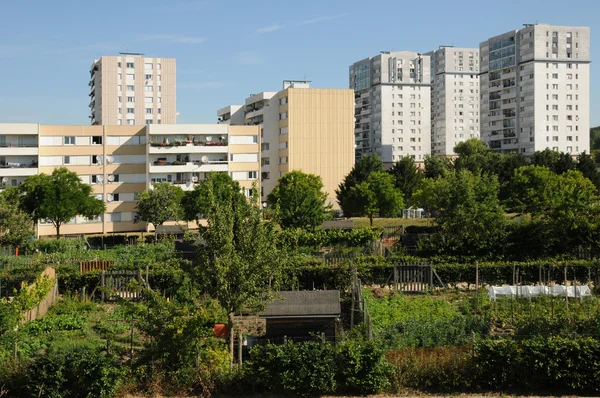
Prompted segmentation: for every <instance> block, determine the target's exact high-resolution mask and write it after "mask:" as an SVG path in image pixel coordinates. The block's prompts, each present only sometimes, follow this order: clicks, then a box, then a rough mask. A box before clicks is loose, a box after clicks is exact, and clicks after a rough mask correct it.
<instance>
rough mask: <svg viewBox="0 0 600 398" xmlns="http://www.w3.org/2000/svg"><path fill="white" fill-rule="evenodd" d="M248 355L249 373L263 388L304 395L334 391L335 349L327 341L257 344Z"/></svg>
mask: <svg viewBox="0 0 600 398" xmlns="http://www.w3.org/2000/svg"><path fill="white" fill-rule="evenodd" d="M250 355H251V362H247V364H248V366H249V368H250V376H251V377H252V378H253V379H255V380H257V381H259V383H260V384H261V386H262V387H263V388H264V389H266V390H271V389H274V390H280V391H284V392H287V393H295V394H306V395H314V394H328V393H333V392H335V391H336V387H337V385H336V377H335V376H336V371H335V369H336V362H335V352H334V347H333V346H332V345H331V344H329V343H325V342H314V341H307V342H301V343H292V342H287V343H286V344H283V345H274V344H267V345H258V346H255V347H254V348H252V350H251V351H250Z"/></svg>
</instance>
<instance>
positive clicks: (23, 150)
mask: <svg viewBox="0 0 600 398" xmlns="http://www.w3.org/2000/svg"><path fill="white" fill-rule="evenodd" d="M39 152H40V150H39V148H38V147H37V145H36V146H19V145H17V146H14V145H6V146H2V145H0V156H37V155H38V154H39Z"/></svg>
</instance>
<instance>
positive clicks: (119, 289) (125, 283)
mask: <svg viewBox="0 0 600 398" xmlns="http://www.w3.org/2000/svg"><path fill="white" fill-rule="evenodd" d="M132 280H135V281H137V283H139V284H140V285H142V286H144V287H147V288H149V287H150V286H149V284H148V267H146V277H145V279H144V278H143V277H142V270H139V269H138V270H137V271H127V270H125V271H102V276H101V279H100V284H99V285H98V286H96V288H98V287H101V288H102V289H101V294H102V302H104V301H107V300H114V299H117V298H122V299H125V300H133V301H135V300H139V299H140V290H139V289H136V288H133V287H132V286H131V281H132ZM95 290H96V289H94V291H93V292H92V295H93V294H94V292H95Z"/></svg>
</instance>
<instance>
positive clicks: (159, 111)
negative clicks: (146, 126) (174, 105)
mask: <svg viewBox="0 0 600 398" xmlns="http://www.w3.org/2000/svg"><path fill="white" fill-rule="evenodd" d="M144 110H145V114H146V115H152V114H154V110H153V109H152V108H144ZM126 111H127V113H129V114H132V115H133V114H135V108H127V109H126ZM156 113H157V114H158V115H160V114H162V108H158V109H156ZM121 114H122V108H119V115H121Z"/></svg>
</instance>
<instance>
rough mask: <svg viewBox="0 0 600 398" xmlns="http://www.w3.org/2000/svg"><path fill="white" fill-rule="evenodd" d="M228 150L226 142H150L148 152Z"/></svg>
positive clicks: (218, 151)
mask: <svg viewBox="0 0 600 398" xmlns="http://www.w3.org/2000/svg"><path fill="white" fill-rule="evenodd" d="M228 151H229V147H228V142H227V141H221V142H194V143H187V142H186V143H179V144H163V143H160V144H159V143H156V142H151V143H150V149H149V151H148V153H150V154H151V155H153V154H156V155H160V154H180V153H227V152H228Z"/></svg>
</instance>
